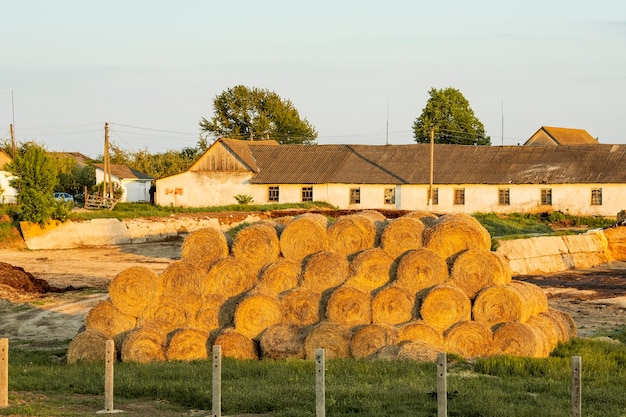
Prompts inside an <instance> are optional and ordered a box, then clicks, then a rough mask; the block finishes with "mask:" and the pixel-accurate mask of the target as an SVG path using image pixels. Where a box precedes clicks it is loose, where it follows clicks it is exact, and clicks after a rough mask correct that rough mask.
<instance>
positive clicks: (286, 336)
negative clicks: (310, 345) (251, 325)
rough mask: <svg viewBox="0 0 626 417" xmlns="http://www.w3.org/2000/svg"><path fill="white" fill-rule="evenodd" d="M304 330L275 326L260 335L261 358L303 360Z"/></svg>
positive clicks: (287, 325) (291, 325)
mask: <svg viewBox="0 0 626 417" xmlns="http://www.w3.org/2000/svg"><path fill="white" fill-rule="evenodd" d="M305 336H306V332H305V328H304V327H302V326H295V325H293V324H276V325H274V326H271V327H269V328H267V329H266V330H265V331H264V332H263V334H261V337H260V340H259V345H260V347H261V357H262V358H268V359H304V338H305Z"/></svg>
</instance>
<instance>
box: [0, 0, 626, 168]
mask: <svg viewBox="0 0 626 417" xmlns="http://www.w3.org/2000/svg"><path fill="white" fill-rule="evenodd" d="M0 51H1V53H2V58H0V139H8V138H10V125H11V124H13V125H14V128H15V137H16V140H17V142H18V143H19V142H24V141H31V140H34V141H37V142H38V143H41V144H42V145H44V146H45V147H46V148H47V149H48V150H50V151H66V152H81V153H83V154H85V155H87V156H90V157H97V156H98V155H101V154H102V153H103V149H104V124H105V122H108V123H109V125H110V131H109V132H110V136H109V137H110V141H111V142H113V143H114V144H115V145H116V146H119V147H121V148H123V149H126V150H129V151H139V150H148V151H149V152H151V153H159V152H165V151H168V150H180V149H182V148H185V147H195V146H196V145H197V142H198V139H199V137H200V130H199V126H198V124H199V122H200V120H201V119H202V118H203V117H205V118H207V119H210V118H211V117H212V115H213V111H214V109H213V100H214V99H215V97H216V96H218V95H219V94H221V93H222V92H224V91H225V90H227V89H229V88H232V87H234V86H236V85H244V86H247V87H250V88H252V87H256V88H261V89H268V90H271V91H274V92H275V93H277V94H278V95H279V96H280V97H281V98H283V99H286V100H290V101H291V102H292V103H293V105H294V106H295V108H296V109H297V110H298V111H299V114H300V117H301V118H305V119H307V120H308V121H309V122H310V123H311V124H312V125H313V126H314V127H315V129H316V130H317V132H318V133H319V136H318V139H317V143H319V144H369V145H385V144H391V145H394V144H408V143H414V139H413V131H412V125H413V122H414V121H415V119H416V118H418V117H419V116H420V114H421V113H422V110H423V108H424V107H425V106H426V103H427V101H428V98H429V91H430V90H431V89H432V88H436V89H442V88H448V87H452V88H455V89H458V90H459V91H460V92H461V93H462V94H463V95H464V97H465V98H466V99H467V100H468V101H469V103H470V107H471V108H472V110H473V111H474V114H475V116H476V117H477V118H478V119H479V120H480V121H481V122H482V123H483V124H484V126H485V130H486V133H487V135H489V136H490V137H491V143H492V145H497V146H499V145H517V144H520V143H524V142H525V141H526V140H527V139H528V138H530V136H532V134H533V133H535V132H536V131H537V130H538V129H539V128H540V127H541V126H556V127H568V128H576V129H585V130H587V131H588V132H589V133H590V134H591V135H592V136H593V137H595V138H598V140H599V141H600V143H617V144H626V130H625V129H624V128H623V126H624V120H625V119H626V106H625V104H624V103H625V98H626V2H624V1H623V0H595V1H593V2H591V1H588V0H583V1H581V0H568V1H565V0H560V1H555V0H524V1H517V0H507V1H502V0H497V1H489V0H474V1H466V0H456V1H452V0H438V1H434V0H432V1H425V0H388V1H380V0H378V1H370V0H358V1H354V0H332V1H327V0H317V1H314V2H304V1H294V0H291V1H288V0H264V1H258V0H257V1H246V0H230V1H224V0H221V1H213V0H178V1H173V0H170V1H164V0H148V1H146V0H107V1H105V0H73V1H72V0H55V1H49V0H20V1H15V0H0Z"/></svg>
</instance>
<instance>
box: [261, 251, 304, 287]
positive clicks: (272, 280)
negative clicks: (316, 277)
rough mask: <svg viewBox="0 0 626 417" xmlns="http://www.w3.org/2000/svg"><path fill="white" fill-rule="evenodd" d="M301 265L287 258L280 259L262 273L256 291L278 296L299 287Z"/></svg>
mask: <svg viewBox="0 0 626 417" xmlns="http://www.w3.org/2000/svg"><path fill="white" fill-rule="evenodd" d="M299 282H300V264H298V263H297V262H294V261H292V260H290V259H286V258H282V257H281V258H278V259H277V260H275V261H274V262H272V263H271V264H269V265H267V266H266V267H265V268H263V270H262V271H261V276H260V278H259V283H258V284H257V285H256V289H258V290H259V291H263V292H267V293H269V294H273V295H278V294H280V293H282V292H285V291H288V290H290V289H292V288H295V287H297V286H298V284H299Z"/></svg>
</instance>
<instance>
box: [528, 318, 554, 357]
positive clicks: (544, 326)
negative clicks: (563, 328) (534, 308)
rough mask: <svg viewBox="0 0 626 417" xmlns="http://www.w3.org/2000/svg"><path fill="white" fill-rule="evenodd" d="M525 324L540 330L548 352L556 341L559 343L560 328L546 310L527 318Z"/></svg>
mask: <svg viewBox="0 0 626 417" xmlns="http://www.w3.org/2000/svg"><path fill="white" fill-rule="evenodd" d="M526 324H530V325H531V326H534V327H536V328H538V329H539V330H541V332H542V333H543V334H544V336H545V338H546V343H547V350H548V353H549V352H552V350H553V349H554V348H555V347H556V345H557V343H559V332H560V329H559V328H558V324H556V323H555V322H554V320H552V318H550V316H549V315H548V314H547V312H546V313H541V314H539V315H536V316H532V317H531V318H529V319H528V321H526Z"/></svg>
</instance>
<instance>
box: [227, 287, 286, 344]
mask: <svg viewBox="0 0 626 417" xmlns="http://www.w3.org/2000/svg"><path fill="white" fill-rule="evenodd" d="M281 319H282V312H281V308H280V302H279V301H278V299H277V298H275V297H272V296H269V295H267V294H262V293H254V294H249V295H247V296H245V297H244V298H243V300H241V301H240V302H239V304H238V305H237V307H236V308H235V317H234V323H235V330H236V331H238V332H239V333H241V334H242V335H244V336H246V337H249V338H250V339H255V338H256V337H257V336H259V335H260V334H261V332H263V330H265V329H267V328H268V327H270V326H273V325H275V324H278V323H280V321H281Z"/></svg>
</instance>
